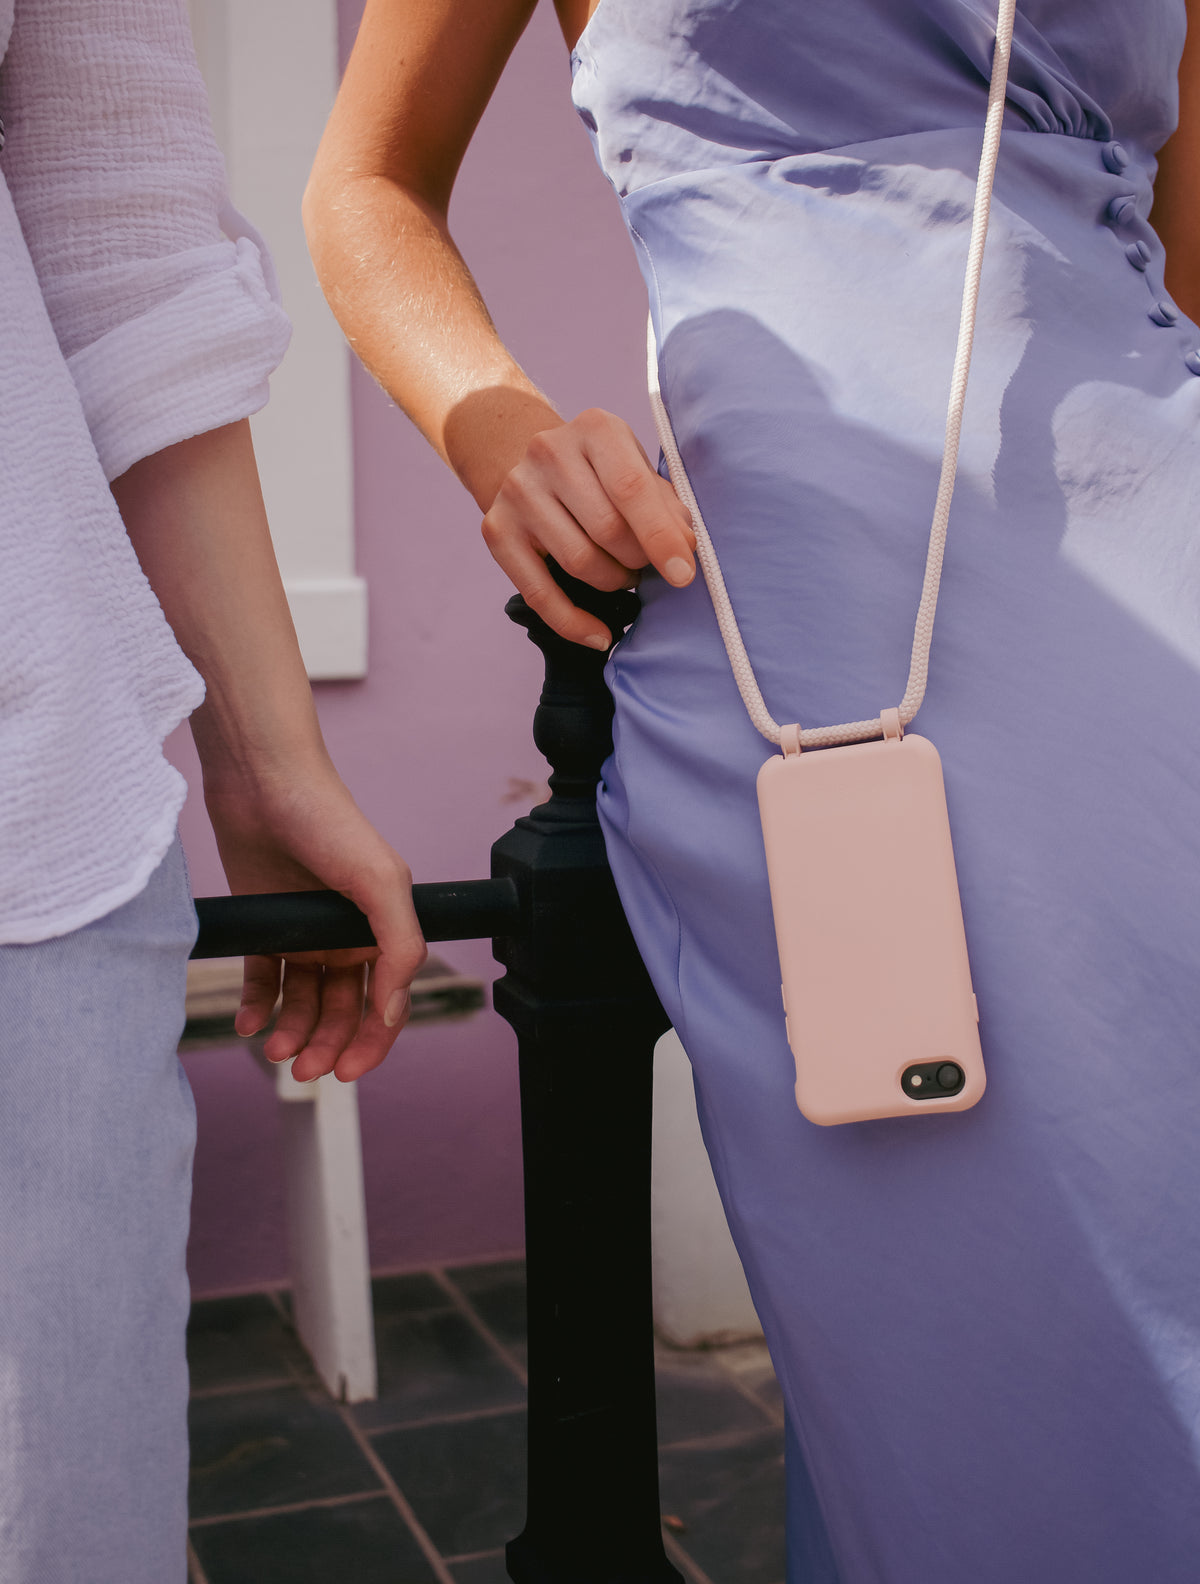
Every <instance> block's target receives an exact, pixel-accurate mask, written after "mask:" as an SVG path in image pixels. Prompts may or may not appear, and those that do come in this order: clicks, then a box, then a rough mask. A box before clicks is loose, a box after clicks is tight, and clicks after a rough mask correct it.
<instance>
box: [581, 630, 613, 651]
mask: <svg viewBox="0 0 1200 1584" xmlns="http://www.w3.org/2000/svg"><path fill="white" fill-rule="evenodd" d="M583 641H584V643H585V644H587V646H588V648H589V649H607V648H608V639H607V638H606V637H605V636H604V634H603V633H590V634H589V635H588V637H586V638H585V639H584V640H583Z"/></svg>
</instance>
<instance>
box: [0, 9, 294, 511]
mask: <svg viewBox="0 0 1200 1584" xmlns="http://www.w3.org/2000/svg"><path fill="white" fill-rule="evenodd" d="M0 109H2V111H3V116H4V125H5V131H6V142H5V146H4V153H3V157H2V161H0V170H2V172H3V175H4V178H5V180H6V181H7V183H8V186H9V189H10V192H11V194H12V198H13V203H14V205H15V207H16V211H17V214H18V216H19V219H20V222H21V229H22V231H23V233H24V236H25V241H26V244H27V246H28V248H29V252H30V255H31V257H32V259H33V263H34V268H35V269H36V271H37V275H38V279H39V281H40V283H41V288H42V294H43V297H44V299H45V303H46V307H47V309H48V311H49V314H50V318H51V320H52V322H53V325H54V330H55V334H56V335H57V337H58V342H59V346H60V347H61V348H62V352H63V356H64V358H65V359H66V361H67V365H68V367H69V369H70V371H71V374H72V377H73V378H74V381H75V385H76V388H77V390H78V392H79V396H80V400H81V402H82V404H83V409H84V413H85V416H86V418H87V422H88V427H89V429H90V430H91V434H92V439H93V441H94V443H95V446H96V450H97V452H98V454H99V456H100V460H101V462H102V464H103V466H104V471H105V474H106V476H107V477H108V478H109V479H110V480H111V479H114V478H116V477H117V476H118V475H119V474H121V473H123V472H124V471H125V469H126V468H128V467H130V466H131V465H132V464H133V463H134V462H136V461H138V460H139V459H140V458H141V457H144V456H148V455H150V453H151V452H154V451H159V450H161V449H162V448H163V447H164V446H167V445H172V444H174V443H175V442H176V441H178V440H183V439H187V438H188V437H189V436H191V435H196V434H203V433H205V432H206V431H207V430H209V429H215V428H217V427H219V426H220V425H222V424H226V423H232V422H233V421H234V420H236V419H238V418H244V417H246V416H248V415H249V414H250V413H252V412H255V411H257V410H258V408H260V407H261V406H263V405H264V403H265V402H266V400H267V379H268V376H269V375H270V373H271V371H272V370H273V369H274V368H275V367H276V365H277V364H278V363H279V361H280V359H281V358H282V356H283V354H284V351H285V349H286V347H287V343H288V338H289V335H290V326H289V324H288V320H287V317H286V315H285V314H284V312H283V309H282V307H281V305H280V301H279V291H278V286H277V284H276V281H275V275H274V270H273V269H272V267H271V262H270V259H269V257H268V256H267V253H266V248H265V246H264V245H263V243H262V239H261V238H260V237H259V236H258V235H257V233H256V232H255V231H254V230H253V228H252V227H250V226H249V225H248V224H247V223H246V222H245V221H244V220H243V219H242V217H241V216H240V215H238V214H237V213H236V211H235V210H233V209H232V207H231V206H230V204H229V201H228V197H227V194H226V187H225V171H224V165H223V162H222V159H221V156H220V153H219V151H218V150H217V147H216V144H215V142H214V139H213V134H212V126H211V120H210V116H209V111H208V100H207V95H206V93H205V89H204V84H203V81H202V79H201V76H200V72H199V69H198V67H197V65H196V60H195V55H194V52H193V49H192V42H191V34H190V30H189V28H188V23H187V17H186V13H185V10H184V5H183V0H16V7H15V16H14V22H13V31H12V36H11V39H10V41H9V46H8V50H7V53H6V54H5V57H4V63H3V66H2V67H0Z"/></svg>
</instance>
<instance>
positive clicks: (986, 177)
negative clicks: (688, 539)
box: [646, 0, 1016, 748]
mask: <svg viewBox="0 0 1200 1584" xmlns="http://www.w3.org/2000/svg"><path fill="white" fill-rule="evenodd" d="M1015 14H1016V0H999V14H998V16H997V19H996V48H995V53H994V55H993V57H992V80H991V86H990V88H989V91H988V108H987V120H986V122H985V124H984V132H983V150H982V153H981V155H980V159H979V176H978V179H977V181H976V184H975V208H974V213H973V215H972V219H971V241H970V245H969V247H968V249H967V268H966V278H965V280H964V282H963V296H962V310H961V313H960V315H959V324H958V345H957V348H956V349H955V354H954V369H953V372H952V374H951V376H950V401H949V405H948V408H947V412H946V438H945V443H944V446H943V449H942V469H941V474H940V477H939V479H938V488H937V497H936V500H935V502H934V508H933V524H932V526H931V528H930V531H929V550H928V553H927V555H926V559H925V581H924V583H923V585H922V588H921V601H920V604H919V605H918V607H917V620H916V626H915V630H914V632H913V645H912V659H911V661H910V663H909V672H908V684H907V686H906V687H905V690H904V697H903V698H902V699H901V701H900V706H899V709H900V720H901V722H902V723H903V725H905V726H907V725H908V724H909V723H910V721H912V719H913V718H914V716H915V715H916V713H917V711H918V710H919V709H920V707H921V704H922V701H923V700H924V697H925V686H926V682H927V680H928V676H929V648H930V644H931V643H932V641H933V618H934V614H935V612H936V611H937V600H938V589H939V586H940V584H941V577H942V558H943V556H944V554H945V549H946V532H947V529H948V527H949V523H950V503H951V501H952V499H953V497H954V483H955V478H956V476H957V473H958V451H959V442H960V439H961V436H962V421H963V406H964V403H965V402H966V396H967V376H968V374H969V373H970V369H971V350H972V346H973V344H974V340H975V317H976V310H977V308H978V304H979V282H980V277H981V274H982V271H983V249H984V243H985V242H986V241H987V230H988V217H989V214H990V212H991V201H992V183H993V181H994V179H995V175H996V160H997V158H998V156H999V153H1000V131H1001V126H1002V124H1003V120H1004V98H1005V92H1006V89H1007V86H1008V65H1009V57H1010V54H1011V51H1012V34H1013V22H1014V18H1015ZM646 371H647V383H648V385H649V388H650V406H651V409H652V410H653V413H654V423H655V426H656V428H657V429H658V439H659V444H660V445H661V446H662V450H663V456H664V457H665V458H666V462H667V468H668V471H669V472H670V475H671V483H672V484H673V485H674V486H675V492H676V494H677V495H678V496H679V498H680V500H681V501H682V502H683V504H684V505H685V506H686V507H687V509H688V511H690V512H691V514H692V527H693V529H694V530H695V534H696V559H697V560H698V561H699V563H700V570H701V572H702V573H703V574H704V581H705V583H706V584H707V585H708V592H709V596H710V597H711V599H712V603H713V609H714V610H715V612H716V616H717V624H718V626H719V627H720V629H721V637H722V639H723V640H724V643H725V652H726V654H727V655H728V656H729V664H730V667H731V669H732V671H733V677H734V681H735V682H736V683H737V687H738V692H739V693H740V694H741V696H742V703H743V704H744V705H745V706H746V710H747V712H748V714H749V716H750V719H751V720H752V721H753V722H754V725H755V727H756V728H757V729H758V730H759V731H760V732H761V733H762V735H763V736H764V737H765V738H766V739H767V741H768V742H772V743H776V744H778V743H779V741H780V736H781V727H780V725H779V723H778V721H776V720H774V719H773V718H772V716H771V713H770V711H769V710H768V709H767V706H766V704H765V702H764V700H763V696H762V692H761V690H760V689H759V686H758V681H757V679H756V677H755V675H754V668H753V667H752V666H751V664H750V657H749V655H748V654H747V653H746V646H745V644H744V643H743V641H742V635H741V632H740V631H739V629H738V624H737V618H736V617H735V616H734V614H733V606H732V605H731V604H730V601H729V593H728V591H727V589H726V587H725V579H724V577H723V575H722V573H721V565H720V562H719V561H718V560H717V552H716V550H715V548H714V547H713V542H712V539H711V537H710V536H709V532H708V529H707V528H706V527H705V524H704V518H703V516H702V515H701V512H700V507H699V504H698V502H697V500H696V494H695V491H694V490H693V489H692V485H691V481H690V479H689V478H688V476H687V470H686V468H685V467H684V465H683V458H682V457H681V456H680V454H679V446H678V445H677V443H676V440H675V433H674V430H673V429H672V427H671V420H670V418H669V417H668V415H667V409H666V405H665V404H664V402H663V398H662V391H661V389H660V386H659V375H658V349H657V347H656V345H655V339H654V325H653V321H649V322H648V323H647V333H646ZM882 735H883V723H882V720H881V719H880V717H879V716H876V717H875V719H874V720H862V721H845V722H843V723H842V724H841V725H840V726H809V727H805V728H804V729H803V730H802V731H801V732H800V746H801V747H802V748H826V747H831V746H833V745H834V744H835V743H849V742H862V741H863V740H865V739H867V738H870V737H880V736H882Z"/></svg>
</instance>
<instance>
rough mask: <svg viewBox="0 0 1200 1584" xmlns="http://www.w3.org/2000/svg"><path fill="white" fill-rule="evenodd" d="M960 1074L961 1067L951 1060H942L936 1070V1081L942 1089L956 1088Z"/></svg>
mask: <svg viewBox="0 0 1200 1584" xmlns="http://www.w3.org/2000/svg"><path fill="white" fill-rule="evenodd" d="M962 1076H963V1075H962V1068H961V1067H956V1066H955V1064H954V1063H953V1062H943V1063H942V1065H941V1066H940V1067H939V1068H938V1070H937V1081H938V1083H939V1084H940V1085H941V1087H942V1088H943V1089H957V1088H958V1086H959V1084H960V1083H962Z"/></svg>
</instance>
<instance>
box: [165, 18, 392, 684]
mask: <svg viewBox="0 0 1200 1584" xmlns="http://www.w3.org/2000/svg"><path fill="white" fill-rule="evenodd" d="M188 11H189V14H190V17H191V22H192V32H193V36H194V37H195V41H196V54H197V58H198V60H199V62H200V69H201V71H202V72H203V74H204V78H205V81H206V83H207V85H208V91H209V98H210V101H211V103H212V112H213V128H214V131H215V133H216V138H217V142H218V144H219V145H220V148H221V151H222V153H223V154H224V156H225V164H226V168H227V170H228V173H229V188H230V196H231V197H232V199H233V202H234V205H235V207H236V208H238V209H240V210H241V211H242V212H243V213H244V214H245V215H246V217H247V219H248V220H250V222H251V223H252V224H253V225H255V226H256V227H257V228H258V229H259V230H260V231H261V232H262V234H263V236H264V237H265V238H266V241H267V245H268V246H269V247H270V249H271V256H272V258H273V260H274V262H275V268H276V270H277V272H278V275H279V281H280V286H281V288H282V291H283V304H284V307H285V308H286V309H287V312H288V314H289V315H290V317H291V320H292V324H293V326H294V334H293V337H292V344H291V346H290V348H289V349H288V353H287V356H286V358H285V359H284V361H283V364H282V365H281V367H280V368H279V369H278V371H277V372H276V373H275V374H274V376H273V377H272V380H271V400H270V402H269V404H268V405H267V407H266V408H265V409H264V410H263V411H262V412H261V413H256V414H255V416H254V418H253V419H252V420H251V427H252V429H253V432H254V446H255V450H256V452H257V454H258V464H259V472H260V474H261V476H262V483H263V495H264V497H265V499H266V503H267V512H268V515H269V517H270V521H271V532H272V536H273V538H274V541H275V552H276V555H277V556H278V558H279V565H280V570H281V571H282V573H283V580H284V586H285V588H286V589H287V595H288V602H289V604H290V605H291V609H292V618H293V620H294V621H295V624H296V631H297V634H298V635H299V638H300V648H301V651H302V653H303V655H304V660H305V665H306V666H307V668H308V674H309V676H310V677H312V678H313V679H314V680H318V679H319V680H330V681H332V680H345V679H352V678H357V677H363V676H365V675H366V670H367V588H366V583H365V582H364V580H363V579H362V578H361V577H359V576H358V575H357V573H356V571H355V564H354V470H353V434H352V427H351V407H350V362H349V356H350V355H349V352H348V349H347V347H346V344H345V341H344V340H343V338H342V333H341V330H340V329H339V328H338V325H337V322H336V320H335V319H334V317H333V315H332V314H331V313H330V311H329V308H328V306H327V304H326V302H325V298H324V296H323V295H322V293H321V289H320V287H319V286H318V284H317V280H316V276H315V274H314V272H313V267H312V263H311V261H310V259H309V256H308V248H307V246H306V244H305V240H304V230H303V226H302V224H301V220H300V199H301V196H302V194H303V192H304V185H305V182H306V181H307V180H308V172H309V170H310V168H311V166H312V161H313V156H314V155H315V153H316V149H317V143H318V141H319V140H320V136H321V132H322V130H323V128H324V126H325V121H326V118H327V117H328V115H329V111H330V109H331V107H332V105H333V100H334V95H335V94H336V92H337V86H338V37H337V0H188Z"/></svg>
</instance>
